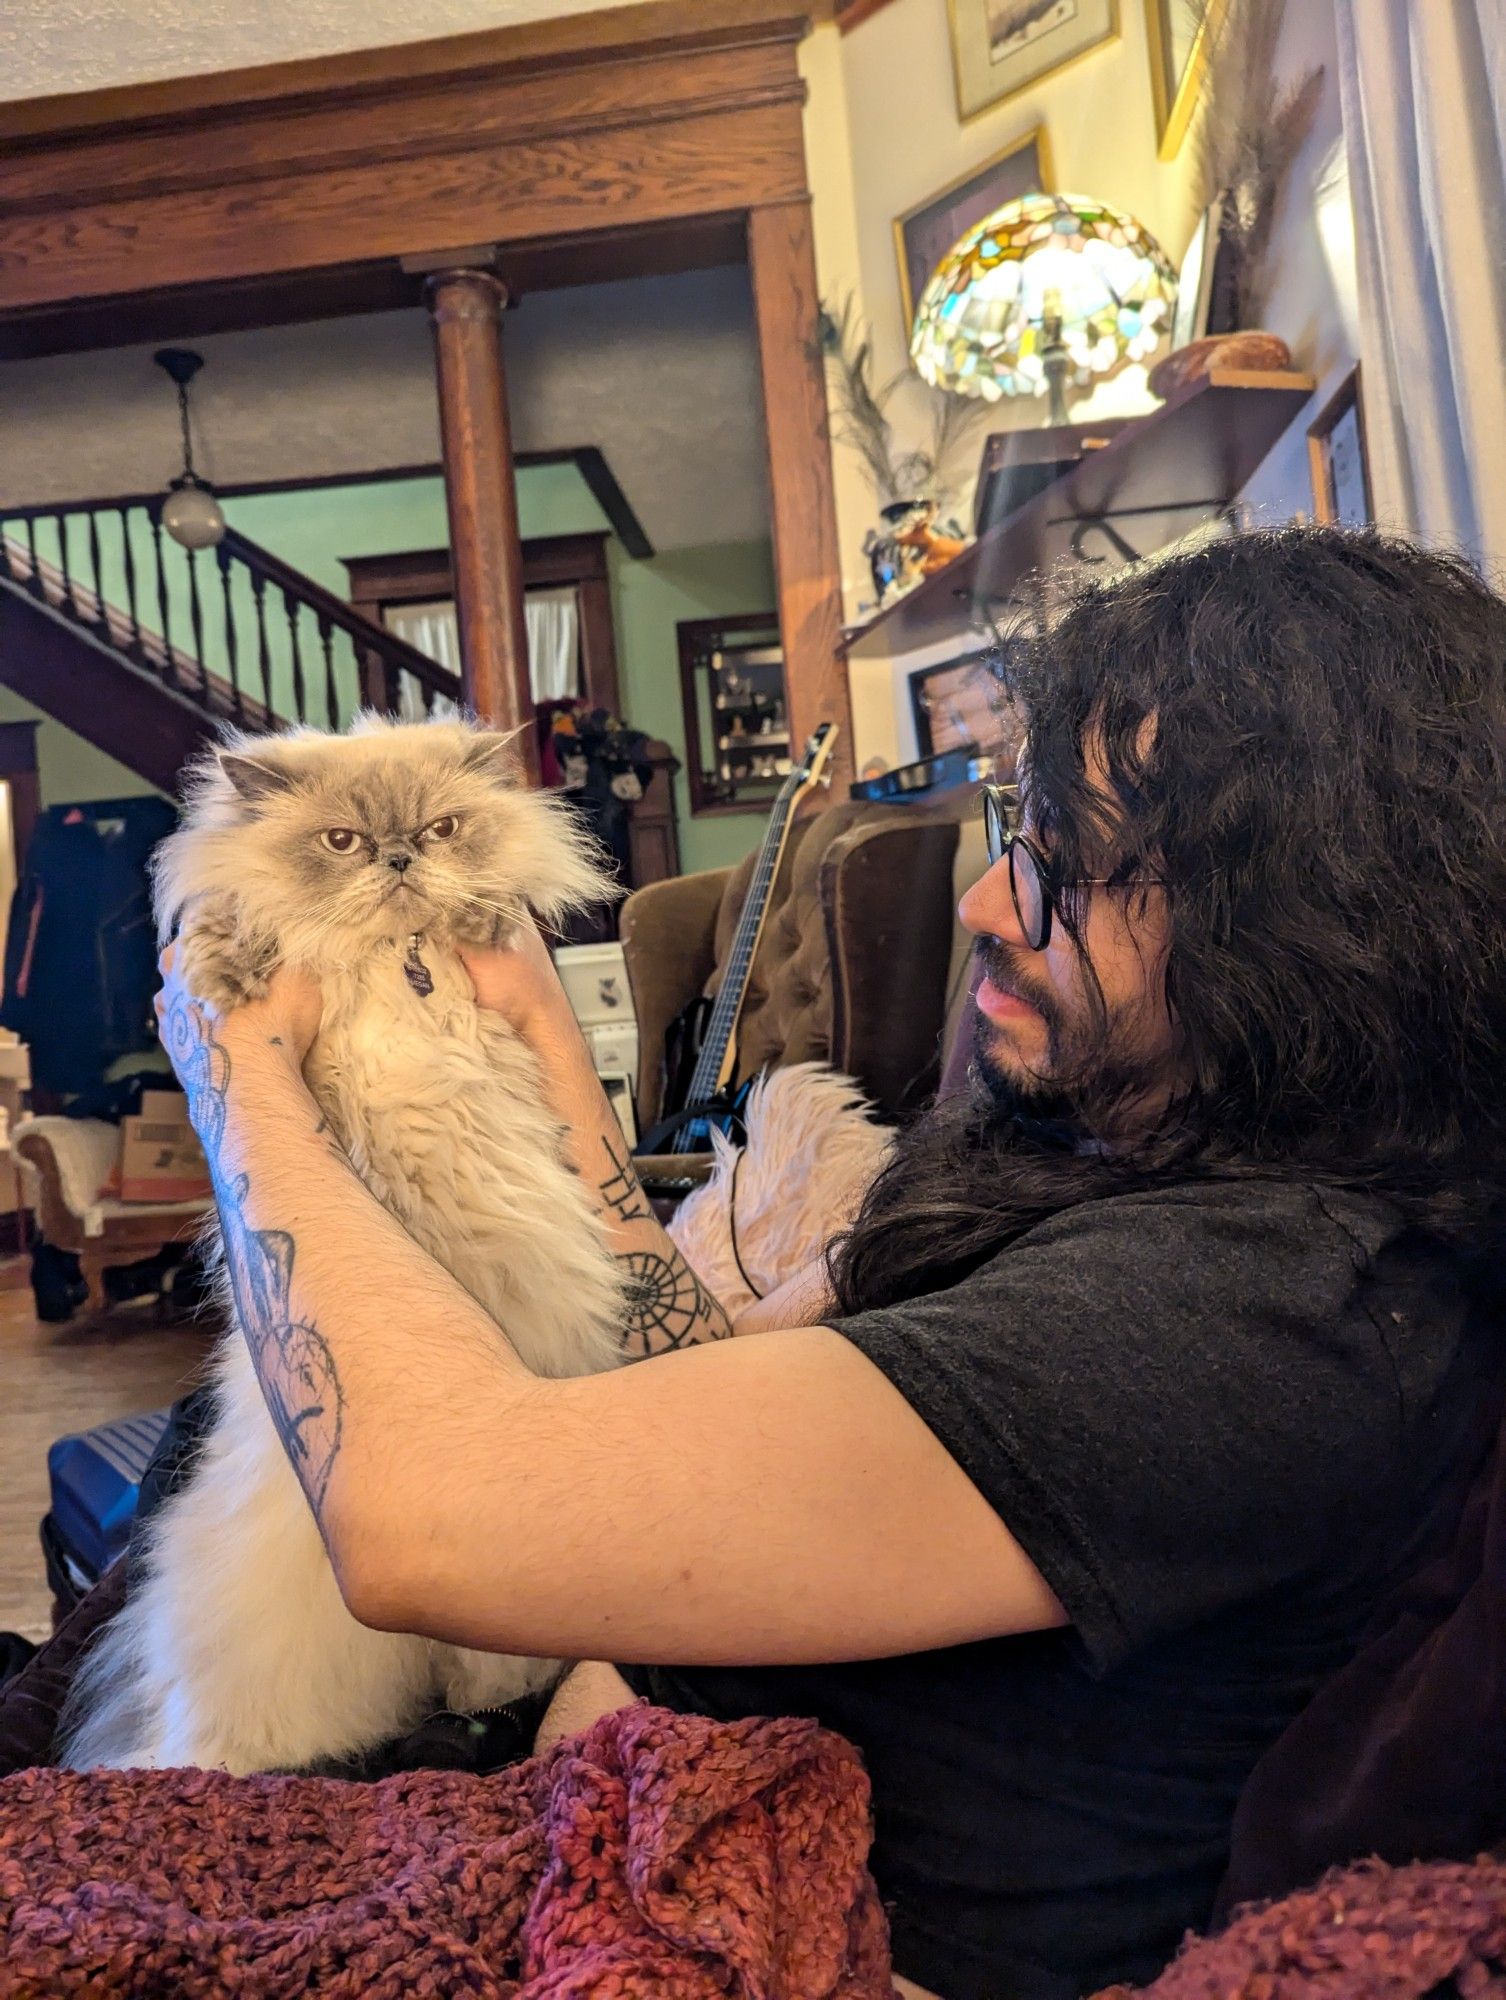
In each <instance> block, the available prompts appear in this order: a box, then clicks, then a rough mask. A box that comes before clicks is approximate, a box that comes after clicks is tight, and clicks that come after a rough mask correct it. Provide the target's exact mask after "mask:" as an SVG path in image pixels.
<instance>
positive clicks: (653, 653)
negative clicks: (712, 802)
mask: <svg viewBox="0 0 1506 2000" xmlns="http://www.w3.org/2000/svg"><path fill="white" fill-rule="evenodd" d="M610 546H611V550H612V561H611V569H612V597H613V607H612V608H613V613H614V616H615V619H616V625H617V644H618V648H619V651H620V653H621V656H622V662H623V678H624V686H623V697H622V698H623V701H624V702H625V704H626V706H627V709H628V712H629V714H630V715H631V717H632V720H633V722H634V723H635V724H636V725H637V727H638V728H639V729H646V730H647V731H648V733H649V735H650V736H662V737H663V738H664V740H665V742H666V743H669V744H671V745H672V746H673V748H674V752H675V755H676V756H677V757H678V758H679V759H680V762H681V764H682V765H683V763H684V761H685V711H684V706H683V703H682V701H681V697H680V650H679V646H678V644H677V641H676V634H675V627H676V625H677V624H679V622H680V620H681V619H685V618H714V617H716V616H717V615H718V614H719V613H721V612H731V613H737V612H745V611H772V610H773V609H774V607H775V603H776V599H775V595H774V553H773V550H772V548H771V547H770V545H769V544H768V543H767V542H725V543H721V544H717V545H713V546H711V547H708V548H698V549H676V550H675V551H674V553H673V554H672V555H663V556H656V557H655V558H654V560H653V561H652V562H634V561H633V560H632V558H631V557H629V556H624V555H623V554H622V551H621V549H620V548H619V546H618V545H617V544H616V543H615V542H614V543H612V544H611V545H610ZM675 800H676V807H677V811H678V817H679V822H680V864H681V866H682V867H683V868H684V870H685V872H686V874H687V875H689V874H694V873H695V872H696V871H697V870H698V869H702V868H722V867H725V866H727V865H728V864H729V863H731V862H734V861H740V860H741V859H742V857H743V856H744V855H745V854H746V853H747V852H748V850H749V849H750V848H752V847H756V846H757V845H758V842H759V840H760V839H761V838H762V837H763V830H764V825H765V817H766V815H765V811H764V810H762V809H761V810H758V811H755V812H748V813H717V814H715V815H713V816H712V817H710V818H707V819H692V818H691V816H690V791H689V787H688V785H687V783H686V779H685V773H684V771H683V770H682V771H681V773H680V775H679V776H678V777H677V778H676V779H675Z"/></svg>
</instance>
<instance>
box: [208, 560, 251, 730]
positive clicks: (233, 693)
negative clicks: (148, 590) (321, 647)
mask: <svg viewBox="0 0 1506 2000" xmlns="http://www.w3.org/2000/svg"><path fill="white" fill-rule="evenodd" d="M214 559H215V561H216V562H217V563H218V564H219V566H220V591H221V595H222V598H223V601H224V606H225V657H226V659H227V660H228V661H229V664H230V708H231V712H232V714H233V715H234V716H235V719H236V721H237V722H241V721H244V719H245V714H246V708H245V703H244V702H243V701H242V700H241V662H240V647H239V646H238V645H237V644H236V637H235V604H234V601H233V599H232V598H231V595H230V551H229V549H227V548H226V546H225V544H224V543H223V542H220V543H219V544H218V545H217V546H216V548H215V552H214Z"/></svg>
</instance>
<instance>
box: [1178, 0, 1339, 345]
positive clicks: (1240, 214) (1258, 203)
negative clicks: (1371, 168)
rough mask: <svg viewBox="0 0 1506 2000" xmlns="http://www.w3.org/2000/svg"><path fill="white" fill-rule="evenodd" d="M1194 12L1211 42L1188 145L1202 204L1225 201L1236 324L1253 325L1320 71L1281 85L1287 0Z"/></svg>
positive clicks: (1231, 1) (1230, 0)
mask: <svg viewBox="0 0 1506 2000" xmlns="http://www.w3.org/2000/svg"><path fill="white" fill-rule="evenodd" d="M1183 4H1184V5H1187V4H1190V0H1183ZM1194 11H1196V12H1197V13H1198V14H1199V15H1200V16H1201V17H1202V19H1203V21H1204V23H1205V30H1206V34H1207V38H1208V57H1207V62H1208V67H1207V72H1206V81H1205V83H1204V87H1203V93H1202V109H1201V113H1200V116H1199V120H1198V126H1197V135H1196V141H1195V145H1196V154H1195V158H1196V162H1197V176H1198V184H1199V189H1200V194H1201V200H1202V205H1203V206H1204V207H1206V206H1207V205H1208V204H1209V203H1210V202H1212V201H1214V200H1216V199H1217V198H1218V196H1220V195H1222V196H1223V197H1224V224H1223V231H1224V233H1223V241H1224V243H1225V244H1226V245H1227V247H1228V250H1229V252H1230V254H1231V258H1232V269H1231V272H1230V294H1231V296H1230V306H1231V310H1232V314H1233V320H1234V325H1235V327H1251V326H1258V325H1259V324H1260V315H1261V311H1262V309H1263V307H1264V303H1265V286H1266V282H1267V273H1266V268H1265V265H1266V256H1267V252H1268V251H1269V248H1270V239H1271V228H1272V225H1273V223H1274V222H1275V219H1276V210H1277V208H1278V207H1279V206H1280V202H1281V196H1282V193H1283V190H1284V188H1285V185H1286V180H1287V176H1288V175H1289V173H1290V172H1291V168H1292V162H1293V161H1294V160H1295V159H1296V157H1297V155H1298V153H1299V152H1301V150H1302V146H1303V142H1304V141H1305V140H1306V138H1307V135H1308V133H1309V132H1310V131H1311V130H1312V123H1313V118H1314V116H1315V115H1316V113H1317V109H1318V99H1319V97H1320V96H1321V95H1322V90H1323V71H1322V70H1321V68H1320V69H1311V70H1309V71H1308V72H1307V74H1306V75H1305V76H1303V77H1301V78H1299V79H1298V80H1297V81H1296V82H1295V83H1292V84H1289V85H1287V86H1285V87H1284V88H1283V87H1281V86H1280V85H1278V83H1277V80H1276V47H1277V44H1278V42H1279V41H1280V39H1281V27H1282V23H1283V21H1284V20H1285V17H1286V0H1223V4H1222V5H1220V4H1218V0H1213V4H1211V5H1206V6H1196V7H1195V8H1194Z"/></svg>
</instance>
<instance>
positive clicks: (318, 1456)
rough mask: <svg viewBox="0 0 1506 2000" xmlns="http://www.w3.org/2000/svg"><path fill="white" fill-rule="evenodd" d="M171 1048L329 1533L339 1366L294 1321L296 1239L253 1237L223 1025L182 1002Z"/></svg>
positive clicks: (318, 1516) (286, 1428) (168, 1036)
mask: <svg viewBox="0 0 1506 2000" xmlns="http://www.w3.org/2000/svg"><path fill="white" fill-rule="evenodd" d="M162 1038H163V1043H164V1045H165V1047H166V1048H167V1051H168V1053H169V1055H170V1056H171V1057H172V1060H173V1064H174V1066H175V1067H176V1069H177V1072H178V1075H179V1076H180V1077H181V1078H182V1080H183V1088H184V1090H185V1092H186V1093H187V1096H188V1104H189V1111H190V1114H191V1115H192V1118H193V1122H194V1126H195V1128H196V1129H197V1131H198V1134H199V1138H200V1140H201V1141H202V1143H203V1147H204V1155H205V1158H206V1159H207V1160H208V1162H209V1174H210V1180H211V1182H212V1184H213V1188H214V1198H215V1205H216V1207H217V1208H218V1210H219V1215H220V1235H221V1238H222V1240H223V1242H224V1246H225V1268H226V1269H227V1271H228V1272H229V1274H230V1284H231V1289H232V1291H233V1292H234V1295H235V1305H236V1311H237V1314H238V1316H239V1318H240V1323H241V1327H242V1329H243V1331H244V1333H245V1337H246V1345H247V1346H248V1348H249V1349H250V1351H251V1360H252V1363H253V1365H254V1366H255V1369H256V1373H257V1378H258V1380H259V1381H260V1383H261V1387H262V1394H263V1395H264V1396H265V1397H266V1400H267V1409H268V1412H269V1413H270V1415H271V1418H272V1422H273V1424H274V1425H275V1426H276V1429H277V1435H278V1437H279V1438H281V1440H282V1448H283V1450H284V1451H285V1452H286V1453H287V1455H288V1458H289V1460H290V1461H291V1463H292V1466H293V1470H294V1471H295V1472H296V1473H297V1474H298V1478H299V1481H300V1483H301V1485H302V1487H303V1490H304V1493H305V1494H306V1495H307V1497H308V1502H309V1505H310V1507H311V1508H312V1509H313V1512H314V1519H315V1520H316V1521H318V1522H319V1524H320V1526H321V1528H322V1527H323V1513H322V1509H323V1506H324V1496H325V1493H326V1491H327V1490H328V1487H329V1480H330V1474H331V1473H332V1472H333V1470H334V1465H335V1459H336V1457H337V1456H338V1454H339V1450H340V1431H341V1424H342V1419H343V1415H344V1401H345V1399H344V1395H343V1393H342V1391H341V1388H340V1378H339V1374H338V1373H337V1371H336V1368H335V1358H334V1356H333V1354H331V1352H330V1349H329V1344H328V1342H327V1341H326V1340H325V1339H324V1336H323V1335H322V1334H321V1333H320V1332H319V1329H318V1328H317V1327H316V1326H314V1325H312V1324H311V1323H310V1322H308V1321H304V1320H300V1319H296V1318H295V1317H294V1314H293V1305H292V1293H293V1261H294V1257H295V1255H296V1249H297V1246H296V1244H295V1243H294V1240H293V1237H292V1236H291V1235H290V1234H289V1232H288V1231H287V1230H285V1229H252V1228H250V1227H249V1226H248V1225H247V1222H246V1214H245V1203H246V1196H247V1194H248V1192H249V1190H250V1185H251V1183H250V1180H249V1179H248V1177H247V1176H246V1175H245V1174H236V1175H234V1176H231V1175H230V1174H229V1173H228V1172H227V1171H226V1167H225V1161H224V1141H225V1123H226V1114H227V1099H228V1097H229V1094H230V1055H229V1051H228V1050H227V1049H226V1048H225V1046H224V1044H223V1043H222V1042H219V1041H217V1040H216V1039H215V1034H214V1025H213V1022H212V1021H211V1020H210V1019H209V1018H208V1017H207V1016H206V1015H205V1014H204V1012H203V1011H202V1010H201V1009H200V1008H198V1007H196V1006H195V1005H194V1004H193V1003H192V1002H191V1001H190V1000H188V999H187V998H186V997H185V996H184V995H182V994H179V995H177V996H175V998H174V999H173V1001H172V1003H171V1005H170V1006H169V1008H168V1010H167V1015H166V1018H165V1019H164V1021H163V1025H162Z"/></svg>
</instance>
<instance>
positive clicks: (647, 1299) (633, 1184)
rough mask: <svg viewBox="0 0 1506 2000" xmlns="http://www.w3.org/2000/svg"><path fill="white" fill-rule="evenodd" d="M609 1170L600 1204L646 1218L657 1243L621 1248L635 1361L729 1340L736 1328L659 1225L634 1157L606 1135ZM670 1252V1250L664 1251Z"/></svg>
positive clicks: (631, 1219) (633, 1218) (626, 1331)
mask: <svg viewBox="0 0 1506 2000" xmlns="http://www.w3.org/2000/svg"><path fill="white" fill-rule="evenodd" d="M601 1143H602V1147H603V1149H604V1150H605V1152H606V1156H607V1165H608V1166H609V1167H610V1169H611V1172H610V1173H609V1174H608V1175H607V1177H606V1179H605V1180H603V1181H599V1182H598V1183H597V1192H598V1194H599V1195H600V1196H601V1200H602V1205H603V1206H604V1207H605V1208H606V1209H607V1210H609V1211H610V1213H611V1214H612V1215H613V1216H614V1217H615V1219H616V1221H617V1222H618V1223H619V1224H632V1223H637V1222H643V1223H647V1225H648V1237H647V1241H648V1242H649V1244H651V1245H652V1246H653V1247H652V1248H649V1249H644V1250H629V1251H619V1252H618V1253H617V1262H618V1265H619V1266H620V1267H621V1270H622V1275H623V1282H624V1289H625V1291H626V1295H627V1300H626V1302H627V1324H626V1325H625V1326H624V1328H623V1345H624V1348H625V1350H626V1352H627V1353H628V1354H630V1355H632V1356H633V1358H634V1359H635V1360H640V1361H641V1360H643V1359H645V1358H646V1357H647V1356H648V1355H650V1354H666V1353H668V1352H669V1351H670V1350H671V1349H673V1348H678V1347H693V1346H694V1345H695V1344H696V1342H697V1341H701V1340H725V1339H726V1338H727V1337H728V1335H729V1334H730V1333H731V1331H732V1324H731V1322H730V1321H729V1319H728V1318H727V1315H726V1313H725V1312H724V1311H723V1310H722V1308H721V1306H720V1305H718V1304H717V1302H716V1300H715V1299H714V1298H713V1297H712V1296H711V1294H710V1292H708V1291H707V1289H706V1287H705V1286H704V1285H703V1284H702V1283H701V1281H700V1279H699V1278H698V1277H697V1276H696V1274H695V1272H694V1271H692V1270H691V1268H690V1266H689V1265H688V1264H687V1263H686V1262H685V1259H684V1258H683V1257H682V1256H681V1255H680V1253H679V1251H678V1250H677V1249H676V1248H675V1246H674V1244H673V1243H671V1242H670V1241H669V1240H668V1238H667V1237H666V1236H665V1234H664V1232H663V1230H662V1229H661V1228H660V1227H659V1223H658V1219H657V1218H656V1216H655V1215H654V1211H653V1210H652V1209H651V1208H650V1207H649V1205H648V1197H647V1196H646V1195H645V1194H644V1192H643V1189H642V1186H641V1185H640V1184H639V1180H638V1176H637V1174H636V1172H635V1171H634V1168H633V1162H632V1158H631V1156H630V1155H629V1154H628V1153H627V1152H626V1151H625V1150H619V1148H618V1147H617V1146H616V1145H615V1144H614V1143H613V1141H612V1138H611V1136H610V1134H608V1133H603V1134H602V1140H601ZM666 1252H667V1253H668V1254H666Z"/></svg>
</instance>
